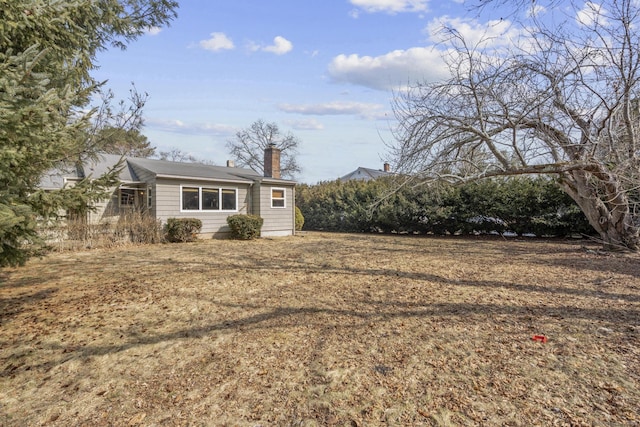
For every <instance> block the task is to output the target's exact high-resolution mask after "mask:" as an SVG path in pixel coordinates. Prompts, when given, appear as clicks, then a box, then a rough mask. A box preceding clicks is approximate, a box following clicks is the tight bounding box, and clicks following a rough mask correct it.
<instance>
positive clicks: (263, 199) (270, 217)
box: [254, 184, 295, 236]
mask: <svg viewBox="0 0 640 427" xmlns="http://www.w3.org/2000/svg"><path fill="white" fill-rule="evenodd" d="M257 187H258V191H257V192H258V197H254V199H255V203H254V206H257V207H258V212H257V213H256V214H257V215H260V216H261V217H262V219H263V220H264V224H263V225H262V235H263V236H290V235H292V234H294V229H295V215H294V213H295V201H294V187H293V186H283V185H272V184H262V185H260V186H257ZM273 188H284V189H285V207H284V208H273V207H271V190H272V189H273Z"/></svg>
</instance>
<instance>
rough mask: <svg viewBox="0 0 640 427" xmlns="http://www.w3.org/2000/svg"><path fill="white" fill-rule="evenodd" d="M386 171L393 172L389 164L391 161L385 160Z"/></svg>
mask: <svg viewBox="0 0 640 427" xmlns="http://www.w3.org/2000/svg"><path fill="white" fill-rule="evenodd" d="M384 171H385V172H391V165H389V163H387V162H384Z"/></svg>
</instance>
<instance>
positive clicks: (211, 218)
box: [41, 146, 296, 237]
mask: <svg viewBox="0 0 640 427" xmlns="http://www.w3.org/2000/svg"><path fill="white" fill-rule="evenodd" d="M264 159H265V165H264V171H265V173H264V176H262V175H260V174H258V173H256V172H254V171H253V170H251V169H245V168H237V167H234V165H233V163H232V162H227V166H226V167H225V166H211V165H205V164H199V163H180V162H171V161H165V160H154V159H146V158H135V157H125V158H124V168H123V169H122V171H121V172H120V175H119V180H120V185H119V186H117V187H116V188H114V189H113V193H112V195H111V198H110V199H108V200H104V201H103V202H102V203H99V204H98V205H97V206H95V207H96V209H95V211H94V212H91V213H90V214H89V218H88V221H89V222H90V223H100V222H108V221H113V220H117V218H119V217H120V216H122V215H123V214H126V213H127V212H131V211H134V210H138V211H140V212H145V213H146V214H148V215H150V216H151V217H153V218H156V219H158V220H160V221H161V222H162V223H166V221H167V219H169V218H198V219H200V220H201V221H202V230H201V237H211V236H214V237H222V236H225V235H226V234H227V233H229V231H230V230H229V227H228V226H227V217H228V216H230V215H235V214H253V215H258V216H260V217H262V218H263V220H264V225H263V227H262V236H287V235H292V234H294V232H295V184H296V183H295V182H294V181H290V180H285V179H281V178H280V150H279V149H278V148H276V147H275V146H269V147H268V148H267V149H266V150H265V152H264ZM120 160H121V157H120V156H117V155H111V154H101V155H99V157H98V159H97V161H88V162H86V164H84V165H82V166H79V167H76V168H71V169H68V170H58V171H55V172H53V173H51V174H49V175H48V176H47V177H45V179H43V180H42V182H41V187H42V188H44V189H56V188H61V187H62V186H64V185H73V183H74V182H77V181H79V180H81V179H83V178H85V177H91V176H95V177H98V176H100V175H102V174H104V173H105V172H106V171H107V170H109V169H110V168H112V167H113V166H114V165H116V164H117V163H118V162H119V161H120Z"/></svg>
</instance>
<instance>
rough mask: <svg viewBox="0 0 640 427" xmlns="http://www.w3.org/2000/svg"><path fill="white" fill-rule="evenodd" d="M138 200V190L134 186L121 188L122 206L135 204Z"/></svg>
mask: <svg viewBox="0 0 640 427" xmlns="http://www.w3.org/2000/svg"><path fill="white" fill-rule="evenodd" d="M135 202H136V190H134V189H133V188H121V189H120V207H121V208H123V207H128V206H133V205H135Z"/></svg>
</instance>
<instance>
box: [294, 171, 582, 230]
mask: <svg viewBox="0 0 640 427" xmlns="http://www.w3.org/2000/svg"><path fill="white" fill-rule="evenodd" d="M397 186H398V184H397V182H394V181H393V179H384V178H382V179H377V180H375V181H366V182H365V181H348V182H341V181H330V182H322V183H320V184H317V185H313V186H309V185H305V184H302V185H299V186H298V187H297V188H296V204H297V205H298V206H299V207H300V209H301V210H302V211H303V212H304V215H305V223H304V229H305V230H326V231H343V232H383V233H418V234H439V235H443V234H470V233H494V232H498V233H505V232H512V233H516V234H518V235H523V234H529V233H531V234H535V235H537V236H547V235H553V236H566V235H571V234H578V233H579V234H592V233H593V232H594V231H593V229H592V228H591V226H590V225H589V223H588V222H587V220H586V218H585V216H584V214H583V213H582V211H581V210H580V208H579V207H578V206H577V205H576V203H575V202H574V201H573V200H572V199H571V198H570V197H569V196H568V195H567V194H566V193H564V192H563V191H562V190H561V188H560V187H559V186H558V185H557V183H556V182H555V181H554V180H552V179H549V178H545V177H538V178H530V177H516V178H511V179H493V180H484V181H478V182H473V183H469V184H466V185H461V186H451V185H445V184H441V185H435V186H405V187H402V188H401V189H400V190H397Z"/></svg>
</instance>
